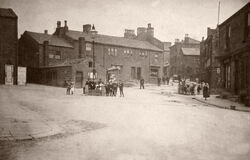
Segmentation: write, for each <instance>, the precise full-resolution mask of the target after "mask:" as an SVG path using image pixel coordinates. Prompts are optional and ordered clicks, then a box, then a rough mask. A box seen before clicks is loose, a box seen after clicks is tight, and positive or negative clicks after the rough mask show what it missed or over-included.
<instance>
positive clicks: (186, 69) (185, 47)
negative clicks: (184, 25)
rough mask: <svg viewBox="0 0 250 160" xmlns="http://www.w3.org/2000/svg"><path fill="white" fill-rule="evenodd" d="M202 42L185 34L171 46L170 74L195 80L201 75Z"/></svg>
mask: <svg viewBox="0 0 250 160" xmlns="http://www.w3.org/2000/svg"><path fill="white" fill-rule="evenodd" d="M199 67H200V42H199V41H197V40H195V39H192V38H190V37H189V36H188V34H186V35H185V38H184V40H182V41H179V40H178V39H176V41H175V44H174V45H173V46H171V47H170V75H171V76H175V75H177V76H180V77H181V78H184V79H191V80H195V79H196V78H198V77H199Z"/></svg>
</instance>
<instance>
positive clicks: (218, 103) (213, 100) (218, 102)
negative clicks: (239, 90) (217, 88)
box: [192, 95, 250, 112]
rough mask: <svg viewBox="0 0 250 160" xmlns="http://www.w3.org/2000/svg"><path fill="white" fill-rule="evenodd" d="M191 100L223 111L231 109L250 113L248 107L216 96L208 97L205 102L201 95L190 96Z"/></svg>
mask: <svg viewBox="0 0 250 160" xmlns="http://www.w3.org/2000/svg"><path fill="white" fill-rule="evenodd" d="M192 98H193V99H195V100H197V101H199V102H202V103H205V104H208V105H211V106H214V107H218V108H223V109H231V110H235V111H242V112H250V107H247V106H245V105H244V104H241V103H238V102H233V101H230V100H227V99H222V98H217V95H210V97H209V98H208V99H207V100H205V99H204V98H203V96H202V95H196V96H192Z"/></svg>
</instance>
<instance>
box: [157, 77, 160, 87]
mask: <svg viewBox="0 0 250 160" xmlns="http://www.w3.org/2000/svg"><path fill="white" fill-rule="evenodd" d="M157 82H158V86H160V85H161V78H160V77H158V78H157Z"/></svg>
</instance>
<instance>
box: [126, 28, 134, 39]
mask: <svg viewBox="0 0 250 160" xmlns="http://www.w3.org/2000/svg"><path fill="white" fill-rule="evenodd" d="M135 37H136V35H135V30H133V29H125V32H124V38H129V39H133V38H135Z"/></svg>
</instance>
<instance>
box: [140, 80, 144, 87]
mask: <svg viewBox="0 0 250 160" xmlns="http://www.w3.org/2000/svg"><path fill="white" fill-rule="evenodd" d="M140 89H144V79H143V78H142V79H140Z"/></svg>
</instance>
